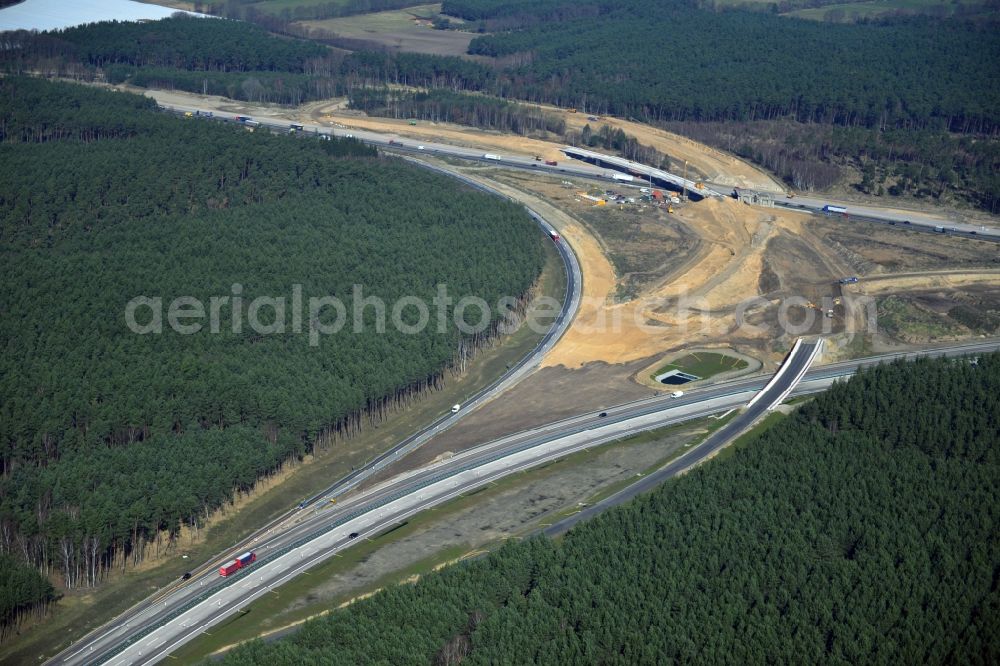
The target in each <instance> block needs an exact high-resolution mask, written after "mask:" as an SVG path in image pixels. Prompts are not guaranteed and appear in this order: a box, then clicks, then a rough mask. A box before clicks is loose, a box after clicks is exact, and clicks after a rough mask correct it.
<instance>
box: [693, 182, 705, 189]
mask: <svg viewBox="0 0 1000 666" xmlns="http://www.w3.org/2000/svg"><path fill="white" fill-rule="evenodd" d="M694 187H695V189H697V190H703V189H705V183H695V184H694Z"/></svg>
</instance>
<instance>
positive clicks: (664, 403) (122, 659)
mask: <svg viewBox="0 0 1000 666" xmlns="http://www.w3.org/2000/svg"><path fill="white" fill-rule="evenodd" d="M998 349H1000V342H996V341H993V342H989V343H977V344H972V345H961V346H953V347H947V348H939V349H934V350H927V351H923V352H909V353H905V354H895V355H887V356H882V357H873V358H869V359H861V360H858V361H850V362H845V363H838V364H834V365H831V366H828V367H823V368H818V369H815V370H811V371H809V372H808V373H806V375H805V377H804V378H803V380H802V382H801V383H800V384H799V385H798V386H797V387H796V389H795V390H794V391H793V393H792V394H793V395H801V394H806V393H811V392H815V391H819V390H822V389H824V388H826V387H827V386H829V385H830V384H831V383H833V382H834V381H836V380H837V379H839V378H843V377H847V376H849V375H850V374H853V373H854V372H855V371H856V370H857V369H858V368H860V367H866V366H869V365H874V364H877V363H880V362H884V361H885V360H890V359H894V358H912V357H917V356H934V355H948V356H954V355H963V354H975V353H982V352H986V351H995V350H998ZM795 375H797V372H795V368H790V369H789V371H788V373H787V374H786V376H785V377H786V379H787V380H788V381H789V382H791V381H792V380H793V379H794V376H795ZM764 385H765V381H764V380H763V379H760V378H757V379H746V380H738V381H733V382H727V383H724V384H719V385H717V386H711V387H707V388H704V389H699V390H696V391H692V392H691V393H690V394H688V395H685V396H684V397H682V398H678V399H672V398H670V397H669V396H656V397H654V398H648V399H645V400H641V401H638V402H633V403H628V404H624V405H620V406H618V407H615V408H612V409H609V410H607V412H606V413H607V416H606V417H600V416H599V415H596V414H592V413H591V414H584V415H580V416H576V417H573V418H569V419H564V420H561V421H558V422H556V423H551V424H547V425H545V426H542V427H539V428H535V429H532V430H528V431H524V432H521V433H517V434H514V435H510V436H508V437H504V438H501V439H498V440H496V441H493V442H489V443H487V444H484V445H481V446H479V447H476V448H475V449H471V450H468V451H466V452H464V453H461V454H459V455H457V456H454V457H453V458H451V459H448V460H446V461H443V462H439V463H436V464H434V465H430V466H427V467H424V468H421V469H419V470H416V471H413V472H410V473H408V474H406V475H402V476H399V477H396V478H394V479H390V480H389V481H386V482H384V483H382V484H379V485H378V486H376V487H374V488H371V489H370V490H367V491H365V492H363V493H360V494H358V495H356V496H352V497H350V498H348V499H346V500H345V501H344V502H342V503H340V504H337V505H334V506H332V507H320V508H317V509H315V510H310V511H305V512H302V515H301V516H300V517H299V520H298V522H296V523H295V524H294V525H292V526H290V527H288V528H287V529H285V530H283V531H281V532H280V533H273V534H266V535H264V536H262V537H260V538H259V539H258V541H257V543H256V544H255V547H254V550H255V552H256V553H257V555H258V558H259V561H258V562H257V563H256V564H255V565H253V566H251V567H249V568H248V569H246V570H244V571H241V572H240V573H239V574H237V575H235V576H231V577H229V578H227V579H223V578H221V577H219V576H218V574H217V573H215V572H210V573H208V574H202V575H200V576H198V577H196V578H194V579H192V580H191V581H188V582H187V583H186V584H185V585H183V586H181V587H180V588H178V589H176V590H174V591H173V592H171V593H170V594H169V595H167V596H166V597H165V598H163V599H161V600H158V602H157V603H156V605H154V606H152V607H149V608H147V609H145V610H143V611H141V612H139V613H136V614H134V615H132V616H129V617H125V618H121V619H119V621H117V622H115V623H114V624H113V625H111V626H109V627H107V628H106V630H105V631H103V632H102V633H101V634H100V635H98V636H94V637H92V639H91V640H89V641H86V642H84V643H82V644H80V645H77V646H74V647H73V648H71V649H69V650H66V651H65V652H64V653H63V654H61V655H60V656H59V657H58V658H57V659H56V660H55V661H54V662H53V663H65V664H82V663H88V664H90V663H110V664H122V665H124V664H129V663H136V664H138V663H154V662H156V661H158V660H160V659H162V658H164V657H165V656H166V655H167V654H168V653H169V652H170V651H172V650H174V649H176V648H177V647H179V646H180V645H182V644H184V643H185V642H187V641H189V640H191V639H192V638H194V637H195V636H197V635H198V634H199V633H201V632H202V631H205V630H206V629H207V628H208V627H210V626H211V625H212V624H215V623H217V622H219V621H220V620H222V619H224V618H225V617H228V616H230V615H232V614H233V613H236V612H238V611H239V610H240V609H241V608H242V607H244V606H245V605H247V604H249V603H251V602H252V601H253V600H254V599H256V598H259V597H260V596H261V595H263V594H268V593H271V590H272V589H273V588H274V587H276V586H278V585H280V584H281V583H283V582H285V581H287V580H288V579H289V578H291V577H292V576H294V575H296V574H298V573H300V572H301V571H304V570H306V569H308V568H309V567H311V566H313V565H315V564H318V563H319V562H322V561H324V560H326V559H328V558H329V557H332V556H333V555H335V554H336V553H337V551H339V550H341V549H343V548H345V547H346V546H348V545H349V544H350V543H351V542H352V541H353V539H352V538H351V536H350V535H351V534H352V533H356V534H358V535H360V536H359V537H358V538H361V537H364V536H367V535H373V534H377V533H379V532H381V531H383V530H385V529H387V528H389V527H392V526H394V525H396V524H398V523H400V522H401V521H403V520H405V519H406V518H408V517H409V516H412V515H414V514H416V513H419V512H420V511H423V510H425V509H427V508H430V507H432V506H435V505H437V504H440V503H442V502H446V501H448V500H449V499H452V498H454V497H456V496H458V495H461V494H463V493H466V492H469V491H471V490H474V489H476V488H478V487H481V486H483V485H485V484H487V483H489V482H490V481H492V480H494V479H498V478H501V477H503V476H507V475H509V474H512V473H514V472H517V471H521V470H523V469H527V468H530V467H533V466H536V465H539V464H542V463H545V462H548V461H551V460H555V459H558V458H561V457H564V456H566V455H568V454H570V453H573V452H575V451H579V450H582V449H585V448H589V447H593V446H597V445H600V444H603V443H606V442H609V441H613V440H616V439H621V438H624V437H628V436H630V435H632V434H635V433H638V432H642V431H646V430H651V429H656V428H661V427H663V426H666V425H670V424H673V423H680V422H684V421H688V420H691V419H695V418H700V417H704V416H707V415H710V414H715V413H719V412H723V411H727V410H729V409H733V408H738V407H741V406H742V405H745V404H746V403H747V402H748V401H749V400H750V399H751V397H753V396H754V395H755V394H756V393H757V392H758V391H760V389H761V388H762V387H763V386H764ZM785 388H786V386H785V385H784V384H783V383H778V384H775V385H773V386H772V387H771V390H775V391H783V390H784V389H785ZM767 403H768V400H761V401H759V402H758V403H757V404H758V405H759V406H760V407H761V408H762V409H765V408H766V406H767ZM733 434H734V433H733ZM706 444H707V445H708V446H706ZM713 446H714V445H713V444H712V442H711V441H710V440H706V442H705V443H703V444H701V445H699V446H697V447H693V448H692V449H691V450H690V451H689V452H688V453H686V454H685V455H684V456H682V457H681V458H679V459H677V460H676V461H674V462H672V463H671V464H670V465H668V466H667V467H665V468H664V469H663V470H661V471H659V472H657V473H655V474H653V475H650V476H649V477H646V478H644V479H643V480H642V481H640V484H639V485H637V486H633V488H630V489H628V491H626V492H631V494H632V495H634V494H635V493H638V492H642V491H643V490H645V489H648V488H651V487H652V486H653V485H655V484H656V483H659V482H660V481H662V480H663V479H665V478H668V477H670V476H674V475H676V474H677V473H679V472H681V471H683V470H684V469H687V468H689V467H690V466H691V465H694V464H696V463H697V462H699V461H701V460H703V459H704V458H706V457H708V456H709V455H711V453H713V452H714V450H713V449H712V447H713ZM720 446H721V445H720ZM629 496H631V495H629ZM627 498H628V497H627V496H625V497H624V498H619V497H618V496H615V497H614V498H610V499H614V500H617V501H624V500H625V499H627ZM608 505H609V504H599V505H597V507H596V508H591V509H589V510H588V511H587V512H585V513H584V514H583V515H580V514H578V516H579V517H574V522H575V521H576V520H580V519H582V518H584V517H586V516H587V515H591V514H592V513H593V512H594V511H597V510H600V509H601V508H605V507H606V506H608Z"/></svg>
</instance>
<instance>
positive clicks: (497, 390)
mask: <svg viewBox="0 0 1000 666" xmlns="http://www.w3.org/2000/svg"><path fill="white" fill-rule="evenodd" d="M411 161H412V162H413V163H415V164H418V165H419V166H421V167H423V168H426V169H431V170H433V171H438V172H440V173H443V174H446V175H448V176H450V177H452V178H456V179H458V180H461V181H462V182H464V183H466V184H467V185H469V186H471V187H474V188H476V189H478V190H481V191H483V192H486V193H488V194H491V195H493V196H497V197H500V198H503V199H509V197H507V196H506V195H504V194H503V193H501V192H499V191H497V190H495V189H493V188H491V187H489V186H488V185H485V184H483V183H480V182H479V181H476V180H473V179H471V178H468V177H467V176H463V175H462V174H459V173H456V172H453V171H451V170H449V169H446V168H444V167H438V166H434V165H430V164H426V163H424V162H420V161H419V160H411ZM512 201H513V200H512ZM526 210H527V211H528V214H529V215H531V217H532V219H534V220H535V222H537V223H538V225H539V226H540V227H541V228H542V229H543V230H544V231H546V232H548V230H549V229H553V228H554V227H553V226H552V225H551V223H549V222H547V221H546V220H545V219H544V218H542V216H541V215H539V214H538V213H537V212H535V211H534V210H532V209H531V208H527V207H526ZM555 246H556V249H557V251H558V252H559V256H560V257H561V258H562V261H563V265H564V267H565V269H566V295H565V298H564V299H563V305H562V309H561V310H560V311H559V313H558V314H556V315H555V321H554V322H553V324H552V325H551V326H550V327H549V330H548V331H547V332H546V333H545V335H544V337H543V338H542V339H541V340H540V341H539V342H538V344H537V345H536V346H535V348H534V350H532V352H531V353H530V354H528V355H527V356H525V357H523V358H522V359H521V360H520V361H518V362H517V363H516V364H514V365H513V366H511V367H510V368H509V369H508V370H507V371H506V372H505V373H504V374H503V375H501V376H500V377H499V378H498V379H496V380H495V381H494V382H493V383H491V384H489V385H488V386H485V387H483V388H482V389H480V390H479V391H477V392H476V393H474V394H473V395H472V396H470V397H469V398H467V399H466V401H465V403H463V404H462V405H461V409H459V410H458V411H457V412H454V413H451V412H449V413H446V414H442V415H441V416H439V417H438V418H437V419H435V420H434V421H433V422H432V423H430V424H429V425H427V426H425V427H424V428H423V429H422V430H420V431H419V432H416V433H414V434H412V435H410V436H409V437H407V438H406V439H404V440H403V441H401V442H400V443H399V444H396V445H395V446H393V447H392V448H390V449H388V450H386V451H384V452H382V453H381V454H379V455H378V456H376V457H375V458H374V459H372V460H370V461H368V462H367V463H366V464H365V465H363V466H361V467H359V468H358V469H356V470H353V471H351V473H349V474H347V475H346V476H344V477H343V478H341V479H338V480H337V481H335V482H334V483H333V484H332V485H331V486H329V487H328V488H326V489H325V490H323V491H321V492H319V493H316V494H315V495H313V496H312V497H310V498H309V499H307V500H305V501H304V502H302V504H300V505H299V508H300V509H301V508H304V507H306V506H309V505H311V504H312V503H314V502H317V501H319V500H322V499H327V498H331V497H339V496H340V495H342V494H344V493H346V492H347V491H349V490H350V489H352V488H354V487H355V486H357V485H358V484H359V483H361V482H362V481H364V480H365V479H367V478H369V477H371V476H372V475H374V474H375V473H377V472H378V471H379V470H381V469H382V468H384V467H386V466H387V465H391V464H392V463H394V462H396V461H397V460H399V459H400V458H402V457H403V456H405V455H407V454H408V453H411V452H412V451H414V450H415V449H417V448H419V447H420V446H421V445H422V444H424V443H426V442H427V441H428V440H429V439H431V438H432V437H435V436H437V435H439V434H441V433H442V432H444V431H445V430H447V429H448V428H450V427H451V426H453V425H454V424H455V423H457V422H458V421H459V419H461V418H462V417H463V416H464V415H465V414H467V413H469V412H471V411H472V410H474V409H475V408H477V407H479V406H480V405H481V404H483V403H484V402H487V401H488V400H492V399H493V398H494V397H496V396H498V395H500V394H501V393H503V392H504V391H506V390H508V389H509V388H510V387H512V386H513V385H514V384H516V383H517V382H518V381H520V380H521V379H523V378H524V377H525V375H527V374H528V373H529V372H531V371H532V370H533V369H534V368H535V367H536V366H537V365H538V364H539V363H540V362H541V360H542V358H543V357H544V356H545V354H547V353H548V352H549V350H550V349H552V347H553V346H554V345H555V344H556V343H557V342H558V341H559V338H561V337H562V335H563V333H565V332H566V329H567V328H568V327H569V325H570V324H571V323H572V321H573V317H574V316H576V311H577V310H578V309H579V307H580V298H581V295H582V284H583V277H582V275H581V274H580V262H579V261H578V260H577V258H576V255H575V254H574V253H573V249H572V247H570V245H569V244H567V243H566V241H565V239H560V240H559V241H557V242H556V243H555Z"/></svg>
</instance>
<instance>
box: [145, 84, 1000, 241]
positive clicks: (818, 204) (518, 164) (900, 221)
mask: <svg viewBox="0 0 1000 666" xmlns="http://www.w3.org/2000/svg"><path fill="white" fill-rule="evenodd" d="M161 107H162V108H164V109H166V110H168V111H173V112H175V113H185V112H190V113H202V114H205V113H212V114H213V115H212V117H213V118H214V119H217V120H225V121H230V122H237V117H238V116H235V115H232V114H224V113H218V112H211V111H210V110H208V109H199V108H197V107H194V106H179V105H165V104H162V103H161ZM253 120H254V122H257V123H259V124H260V126H261V127H265V128H267V129H271V130H275V131H279V132H287V131H289V129H290V128H291V123H290V122H288V121H286V120H278V119H274V118H266V117H255V118H253ZM301 126H302V127H303V131H304V132H305V133H308V134H314V135H316V136H336V137H341V138H345V137H346V138H354V139H357V140H359V141H362V142H364V143H367V144H370V145H373V146H377V147H380V148H382V149H384V150H390V151H393V152H397V153H402V154H411V155H436V156H439V157H453V158H459V159H463V160H469V161H475V162H481V163H484V164H492V165H495V166H499V167H506V168H515V169H527V170H531V171H536V172H538V173H543V174H548V175H554V176H559V175H562V176H572V177H575V178H586V179H592V180H598V181H601V182H605V183H614V184H615V186H616V187H618V188H621V187H641V186H643V185H645V184H647V181H645V180H643V181H636V182H634V183H626V182H622V181H621V180H617V179H616V176H619V177H620V176H621V175H622V174H623V173H624V174H628V175H631V176H635V175H636V174H638V175H639V176H641V178H642V179H649V180H648V182H651V183H652V184H653V185H654V186H658V187H664V188H674V189H681V188H683V189H685V190H686V191H687V192H688V193H689V194H693V195H695V196H729V195H730V193H731V192H732V187H731V186H728V185H721V184H716V183H702V185H703V188H700V189H699V188H698V187H697V183H695V182H694V181H691V180H688V179H685V178H683V177H682V176H679V175H677V174H673V173H670V172H667V171H663V170H661V169H656V168H653V167H650V166H648V165H645V164H641V163H639V162H634V161H632V160H626V159H623V158H620V157H615V156H613V155H606V154H603V153H598V152H596V151H591V150H582V149H577V148H572V147H570V146H567V147H565V148H564V149H563V152H564V153H566V155H567V156H568V157H571V158H574V159H571V160H570V161H561V162H559V163H558V164H557V165H555V166H552V165H548V164H545V162H543V161H541V160H536V159H535V158H534V157H525V156H519V155H507V154H499V153H490V152H484V151H483V150H482V149H478V148H469V147H467V146H456V145H452V144H447V143H442V142H429V141H420V140H418V139H411V138H405V137H400V136H398V135H394V134H384V133H379V132H371V131H366V130H357V129H349V128H330V127H326V126H319V125H301ZM592 162H593V164H592ZM775 205H777V206H779V207H783V208H788V209H791V210H797V211H800V212H804V213H813V214H821V215H826V213H824V211H823V208H824V206H827V205H838V206H841V207H844V208H846V209H847V219H854V220H865V221H871V222H881V223H884V224H887V225H893V226H895V227H896V228H897V229H898V230H899V231H927V232H935V233H944V234H952V235H962V236H967V237H972V238H979V239H981V240H989V241H994V242H1000V228H997V227H996V226H993V225H989V226H983V225H976V224H970V223H965V222H961V221H958V220H948V219H944V218H941V217H937V216H933V215H925V214H923V213H919V212H916V211H913V212H906V211H899V210H893V209H890V208H879V207H875V206H865V205H860V204H853V203H850V202H840V201H836V200H833V199H821V198H817V197H811V196H808V195H806V196H797V197H795V198H794V199H786V198H785V197H784V194H775ZM837 215H840V214H837ZM938 227H941V230H940V231H936V230H937V228H938Z"/></svg>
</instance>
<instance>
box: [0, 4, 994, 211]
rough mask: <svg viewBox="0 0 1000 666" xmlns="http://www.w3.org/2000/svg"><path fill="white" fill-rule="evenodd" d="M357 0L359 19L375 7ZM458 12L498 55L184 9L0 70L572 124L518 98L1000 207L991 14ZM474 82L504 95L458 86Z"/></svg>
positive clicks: (891, 192)
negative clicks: (211, 17)
mask: <svg viewBox="0 0 1000 666" xmlns="http://www.w3.org/2000/svg"><path fill="white" fill-rule="evenodd" d="M227 7H228V8H220V7H215V8H214V9H215V10H218V11H222V13H224V14H225V13H226V12H229V13H232V12H236V13H237V14H241V13H242V14H247V16H246V17H245V18H249V19H250V20H253V21H256V22H257V23H259V24H261V25H264V26H267V27H268V28H270V29H273V30H277V31H279V32H283V33H286V34H290V35H297V34H299V32H301V31H300V30H298V28H297V27H296V26H297V24H295V23H294V22H290V21H292V19H291V18H289V17H286V18H280V16H282V15H283V12H281V11H276V12H265V13H261V12H259V11H257V10H256V9H255V5H252V4H251V5H247V4H241V3H234V4H231V6H230V5H227ZM351 7H353V9H350V8H345V11H348V10H349V11H348V13H351V12H353V11H354V10H363V9H364V7H362V6H361V5H360V4H359V5H357V6H354V5H352V6H351ZM373 7H374V6H373ZM312 10H315V11H326V10H325V9H323V8H322V6H321V5H316V6H315V7H312V6H311V9H310V11H312ZM444 10H445V11H446V12H448V13H450V14H452V15H455V16H459V17H462V18H464V19H467V20H472V21H477V22H480V27H481V28H482V29H483V30H489V31H490V32H491V33H492V34H486V35H483V36H481V37H479V38H477V39H476V40H474V41H473V43H472V45H471V46H470V51H471V52H472V53H474V54H479V55H486V56H493V57H494V58H493V59H492V60H491V61H485V62H479V61H472V60H467V59H462V58H454V57H439V56H430V55H424V54H413V53H387V52H382V51H377V50H371V48H372V45H371V44H367V45H366V44H364V43H358V44H356V45H352V44H348V43H341V41H338V40H337V39H332V38H330V39H327V38H326V37H322V36H320V37H317V39H319V40H320V41H327V42H329V43H331V44H336V45H338V46H342V47H345V48H349V49H353V50H354V52H351V53H346V52H344V51H341V50H337V49H328V48H326V47H324V46H320V45H319V44H317V43H315V42H310V41H307V40H297V39H293V38H291V37H279V36H277V35H274V34H271V33H268V32H266V31H265V30H263V29H262V28H261V27H259V26H257V25H253V24H249V23H245V22H240V21H209V22H206V21H204V20H198V19H191V18H185V17H176V18H171V19H166V20H163V21H157V22H153V23H146V24H124V23H103V24H96V25H90V26H83V27H79V28H73V29H71V30H64V31H57V32H52V33H42V34H31V33H24V32H22V33H8V34H7V35H6V43H7V45H8V46H9V47H10V48H5V49H3V50H2V51H0V65H2V67H3V68H5V69H6V70H7V71H13V72H22V71H32V72H34V71H43V72H49V73H52V74H59V75H62V76H72V77H76V78H82V79H89V80H94V79H96V80H106V81H108V82H111V83H123V82H128V83H132V84H134V85H137V86H143V87H158V88H175V89H178V90H185V91H189V92H196V93H206V94H215V95H222V96H226V97H230V98H233V99H240V100H247V101H251V102H270V103H281V104H300V103H302V102H306V101H310V100H316V99H326V98H330V97H334V96H348V97H350V99H351V100H352V103H353V105H354V106H355V108H360V109H363V110H366V111H368V112H370V113H373V114H376V115H388V116H397V117H405V116H406V114H408V115H409V116H411V117H418V118H423V119H428V120H450V121H454V122H461V123H467V124H473V125H476V126H480V127H484V128H490V129H499V130H504V131H514V132H519V133H529V132H537V131H547V132H549V133H552V134H560V133H561V132H560V131H559V130H558V128H557V127H555V126H557V125H558V124H559V122H558V121H557V120H553V119H551V118H548V117H546V115H545V114H542V113H539V112H537V111H534V110H531V109H528V108H525V107H521V106H519V105H515V104H512V103H511V102H510V101H509V100H512V99H522V100H529V101H536V102H546V103H553V104H557V105H561V106H566V107H577V108H580V109H581V110H584V111H587V112H591V113H598V114H608V115H617V116H621V117H631V118H636V119H639V120H642V121H644V122H650V123H653V124H658V125H661V126H664V127H667V128H669V129H672V130H674V131H679V132H681V133H683V134H686V135H688V136H691V137H692V138H695V139H697V140H699V141H704V142H706V143H709V144H711V145H713V146H717V147H720V148H724V149H726V150H730V151H732V152H735V153H737V154H739V155H741V156H743V157H746V158H749V159H750V160H752V161H754V162H756V163H758V164H760V165H762V166H764V167H766V168H768V169H770V170H771V171H773V172H775V173H776V174H777V175H778V176H779V177H781V178H782V179H783V180H784V181H785V182H786V183H788V184H789V185H790V186H791V187H794V188H796V189H803V190H825V189H829V188H831V187H834V186H846V187H850V188H852V189H854V190H856V191H858V192H860V193H864V194H867V195H873V196H891V197H909V198H916V199H922V200H925V201H933V202H941V203H950V204H955V203H959V204H971V205H973V206H976V207H979V208H982V209H984V210H988V211H991V212H996V211H997V210H1000V181H998V176H997V174H998V173H1000V148H998V144H1000V140H998V139H997V137H996V133H997V128H998V120H1000V116H997V109H1000V97H998V95H1000V92H998V91H1000V65H998V64H997V63H1000V43H998V41H997V40H996V39H994V38H993V36H994V35H995V34H996V31H997V28H998V25H997V23H996V22H995V21H990V20H980V21H975V22H968V21H962V20H960V19H952V20H941V19H930V18H906V19H894V20H891V21H889V20H886V21H882V22H878V23H875V22H872V23H867V24H863V25H826V24H819V23H815V22H811V21H801V20H793V19H788V18H784V17H778V16H771V15H768V14H766V13H760V12H741V11H709V10H706V9H698V8H696V7H694V5H693V3H685V2H680V1H678V2H659V3H655V4H653V5H649V3H647V2H645V1H641V2H640V1H639V0H628V1H627V2H615V3H611V2H604V1H594V2H584V3H566V2H565V1H564V0H546V1H544V2H527V3H517V2H514V3H511V2H500V1H499V0H450V1H449V2H446V3H445V4H444ZM248 12H249V13H248ZM242 14H241V15H242ZM622 35H628V42H629V48H628V49H623V48H621V43H622V41H621V40H622ZM303 36H306V35H304V33H303ZM313 36H314V37H315V35H313ZM399 86H407V87H410V88H418V89H422V90H417V91H412V90H411V91H408V92H404V91H400V90H399ZM470 91H476V92H480V93H486V94H487V95H488V97H487V96H483V95H477V96H470V95H466V94H462V93H463V92H470ZM597 130H598V128H594V131H595V134H596V133H597ZM564 138H565V140H566V141H568V142H570V143H583V144H590V145H594V146H595V147H599V148H600V147H609V148H610V147H612V146H613V145H614V144H616V143H617V144H622V147H621V148H619V149H617V150H618V151H619V152H621V153H622V154H628V155H629V156H630V157H633V158H635V159H645V158H644V156H648V157H650V158H651V159H652V162H656V163H664V162H663V160H664V156H661V155H656V154H652V153H649V151H648V149H645V148H643V147H641V146H635V145H626V141H627V139H625V140H614V141H603V142H602V141H599V139H600V137H597V138H596V139H594V140H593V141H591V140H590V139H589V138H587V137H583V138H580V137H564ZM647 153H649V154H648V155H647ZM646 161H649V160H646ZM652 162H651V163H652Z"/></svg>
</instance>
